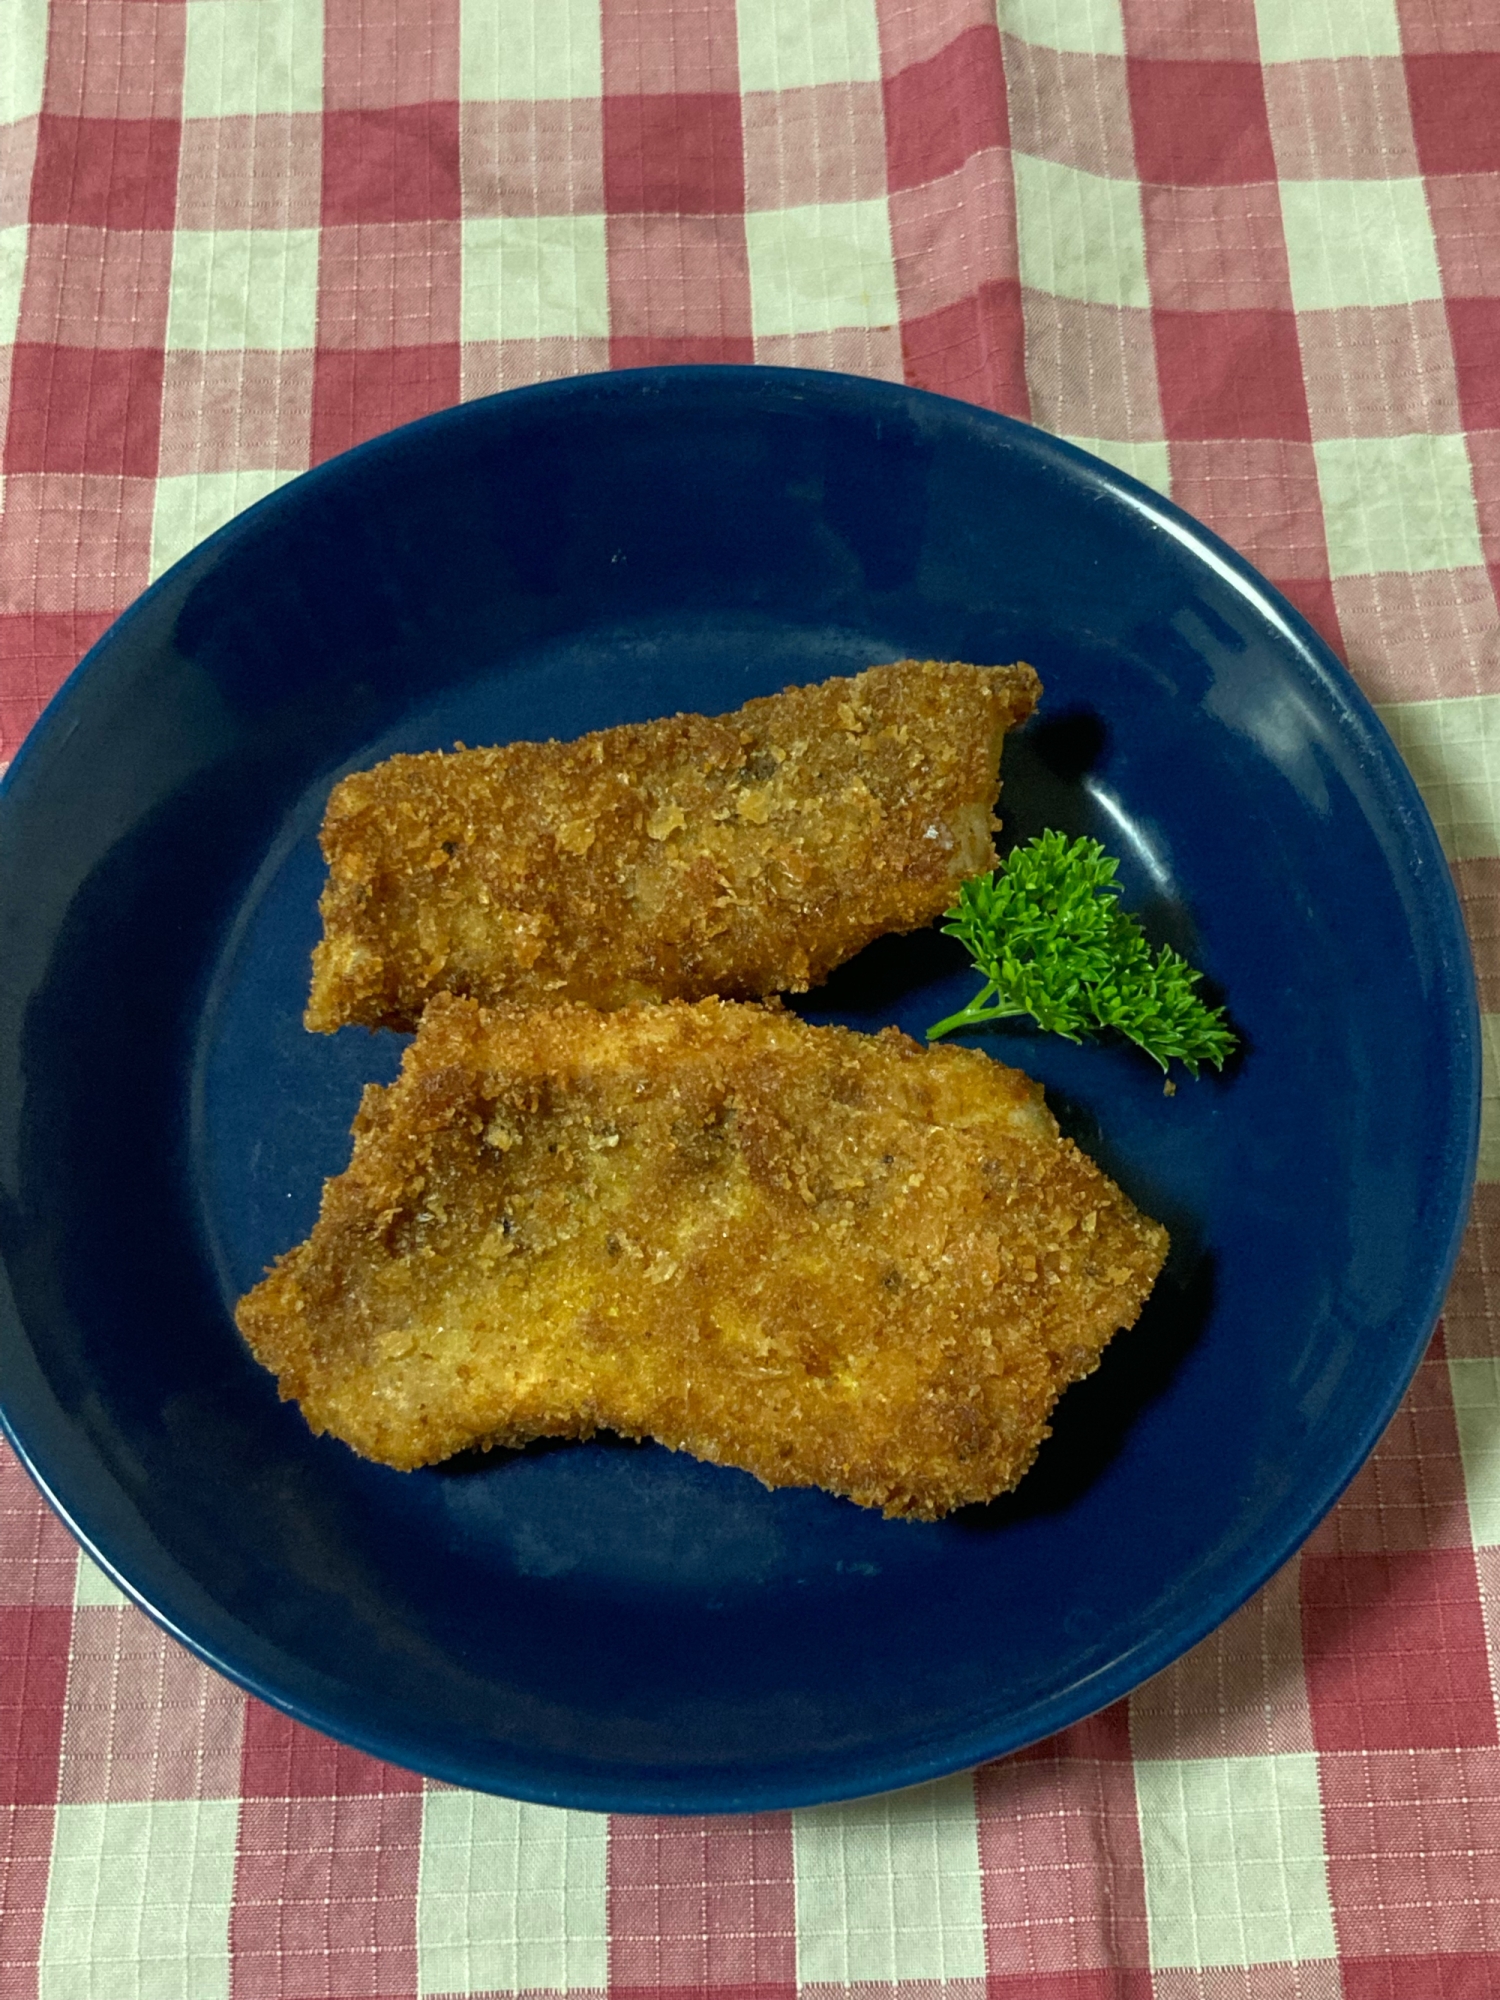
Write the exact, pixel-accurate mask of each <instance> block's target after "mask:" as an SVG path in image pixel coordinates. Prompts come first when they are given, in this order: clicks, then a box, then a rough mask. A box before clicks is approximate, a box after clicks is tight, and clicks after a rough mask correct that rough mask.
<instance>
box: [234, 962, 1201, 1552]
mask: <svg viewBox="0 0 1500 2000" xmlns="http://www.w3.org/2000/svg"><path fill="white" fill-rule="evenodd" d="M1166 1248H1167V1236H1166V1232H1165V1230H1163V1229H1162V1228H1161V1227H1160V1226H1159V1225H1158V1224H1157V1223H1154V1222H1152V1221H1149V1220H1148V1219H1147V1218H1146V1217H1144V1216H1143V1215H1141V1214H1140V1213H1139V1212H1138V1211H1137V1210H1136V1209H1135V1208H1134V1207H1133V1206H1132V1205H1131V1203H1130V1202H1129V1200H1128V1199H1127V1198H1126V1197H1125V1195H1124V1194H1123V1193H1122V1192H1121V1191H1120V1189H1119V1188H1117V1187H1116V1186H1115V1185H1114V1184H1113V1183H1112V1182H1111V1181H1110V1180H1108V1179H1107V1178H1106V1177H1105V1176H1104V1175H1103V1174H1102V1173H1101V1172H1100V1171H1099V1169H1098V1168H1097V1167H1096V1166H1094V1165H1093V1163H1092V1162H1091V1161H1089V1160H1088V1159H1087V1158H1086V1157H1085V1156H1084V1155H1083V1154H1082V1153H1080V1152H1079V1151H1078V1149H1077V1148H1076V1147H1075V1146H1074V1145H1073V1144H1072V1143H1071V1142H1070V1141H1069V1140H1067V1139H1064V1138H1063V1137H1061V1136H1060V1134H1059V1132H1058V1130H1057V1126H1056V1124H1055V1122H1054V1121H1053V1119H1052V1117H1051V1115H1050V1113H1049V1112H1048V1111H1047V1109H1046V1106H1045V1104H1044V1102H1043V1099H1042V1093H1041V1089H1040V1086H1038V1085H1037V1084H1034V1083H1033V1082H1031V1081H1030V1079H1028V1078H1027V1077H1024V1076H1022V1075H1021V1074H1020V1073H1019V1072H1018V1071H1016V1070H1012V1069H1007V1068H1005V1067H1003V1066H1002V1065H1001V1064H999V1063H996V1062H993V1061H992V1060H991V1059H990V1058H989V1057H987V1056H984V1055H981V1054H979V1053H977V1052H975V1051H973V1050H968V1049H962V1048H949V1047H940V1048H933V1049H922V1048H920V1047H918V1045H917V1044H916V1043H914V1042H912V1041H910V1040H908V1039H907V1038H906V1037H905V1036H904V1035H902V1034H900V1033H899V1032H898V1031H897V1030H895V1029H887V1030H885V1031H884V1032H883V1033H881V1034H879V1035H875V1036H866V1035H859V1034H855V1033H853V1032H852V1031H850V1030H848V1029H845V1028H837V1027H815V1026H811V1025H809V1024H808V1023H806V1022H803V1021H802V1020H800V1019H799V1018H798V1017H797V1016H796V1015H795V1014H792V1013H790V1012H787V1011H785V1010H783V1009H782V1008H781V1007H780V1006H779V1005H775V1004H772V1005H770V1006H756V1005H745V1004H738V1003H734V1002H726V1001H721V1000H717V999H708V1000H704V1001H701V1002H699V1003H697V1004H687V1003H684V1002H674V1003H670V1004H667V1005H639V1006H632V1007H627V1008H624V1009H622V1010H619V1011H616V1012H609V1013H606V1012H599V1011H596V1010H594V1009H591V1008H588V1007H585V1006H582V1005H579V1004H571V1003H569V1004H563V1005H561V1006H557V1007H553V1008H549V1009H538V1010H531V1011H528V1010H525V1009H522V1008H520V1007H516V1006H504V1007H500V1008H496V1009H487V1008H483V1007H481V1006H479V1005H478V1004H476V1003H475V1002H474V1001H472V1000H463V999H450V998H447V997H445V996H439V997H437V998H436V999H434V1000H433V1001H432V1003H431V1004H430V1006H429V1007H428V1009H427V1012H426V1014H425V1016H424V1018H423V1022H422V1027H421V1030H420V1032H419V1034H418V1035H417V1038H416V1040H415V1041H414V1042H413V1043H412V1045H411V1047H410V1048H409V1049H408V1050H407V1053H406V1058H405V1061H404V1064H403V1067H402V1071H401V1074H400V1076H399V1078H398V1079H397V1081H396V1082H395V1083H394V1084H392V1085H390V1086H389V1087H388V1088H381V1087H379V1086H373V1085H372V1086H371V1087H370V1088H369V1089H368V1090H366V1092H365V1095H364V1100H363V1103H362V1105H361V1108H360V1112H359V1115H358V1118H357V1120H356V1123H355V1127H354V1152H353V1158H352V1160H351V1163H350V1165H349V1167H348V1169H347V1171H346V1172H345V1173H343V1174H342V1175H340V1176H339V1177H338V1178H337V1179H334V1180H331V1181H329V1182H328V1183H327V1185H326V1187H325V1189H324V1194H323V1205H322V1213H321V1215H320V1217H319V1220H318V1222H317V1225H316V1227H315V1228H314V1230H313V1232H312V1235H311V1237H310V1238H309V1239H308V1241H307V1242H306V1243H304V1244H302V1245H301V1246H300V1247H299V1248H297V1249H295V1250H293V1251H291V1252H290V1253H289V1254H288V1255H287V1256H285V1257H284V1258H282V1259H281V1261H280V1262H279V1263H278V1264H277V1265H276V1266H275V1267H274V1269H273V1270H272V1271H271V1272H270V1273H269V1275H268V1276H267V1277H266V1278H265V1279H264V1280H263V1281H262V1283H261V1284H259V1285H258V1286H257V1287H256V1288H255V1290H254V1291H252V1292H251V1293H250V1294H249V1295H248V1296H247V1297H246V1298H244V1299H243V1300H242V1301H241V1302H240V1306H239V1309H238V1314H237V1317H238V1322H239V1326H240V1328H241V1331H242V1332H243V1333H244V1335H245V1337H246V1339H247V1340H248V1341H249V1343H250V1346H251V1348H252V1349H253V1351H254V1352H255V1354H256V1355H257V1357H258V1358H259V1359H260V1360H261V1361H262V1362H263V1363H264V1364H265V1366H266V1367H267V1368H269V1369H271V1370H272V1371H273V1372H274V1373H275V1375H276V1376H277V1377H278V1380H279V1385H280V1389H281V1394H282V1396H283V1397H286V1398H295V1399H296V1400H297V1401H298V1402H299V1403H300V1404H301V1407H302V1411H303V1414H304V1416H305V1417H306V1419H307V1421H308V1422H309V1424H310V1425H311V1426H312V1428H313V1429H314V1430H315V1431H320V1432H322V1431H329V1432H332V1433H333V1434H334V1435H335V1436H336V1437H339V1438H342V1439H343V1440H344V1441H345V1442H346V1443H347V1444H349V1445H351V1446H353V1448H354V1449H355V1450H356V1451H358V1452H360V1453H362V1454H363V1455H364V1456H366V1457H368V1458H372V1459H375V1460H378V1461H380V1462H381V1463H383V1464H386V1465H390V1466H395V1467H399V1468H402V1469H409V1468H412V1467H415V1466H420V1465H426V1464H430V1463H433V1462H435V1461H438V1460H441V1459H444V1458H447V1457H449V1456H450V1455H451V1454H453V1453H455V1452H458V1451H461V1450H463V1449H464V1448H465V1447H468V1446H474V1445H481V1446H484V1447H486V1448H488V1447H490V1446H497V1445H506V1446H516V1445H520V1444H523V1443H525V1442H526V1441H527V1440H529V1439H531V1438H536V1437H573V1438H584V1437H588V1436H589V1435H590V1434H592V1433H593V1432H594V1431H595V1430H599V1429H608V1430H612V1431H616V1432H619V1433H621V1434H623V1435H624V1436H627V1437H632V1438H645V1437H651V1438H656V1439H658V1440H659V1441H660V1442H661V1443H663V1444H665V1445H668V1446H670V1447H672V1448H673V1449H675V1450H681V1451H686V1452H689V1453H691V1454H692V1455H693V1456H695V1457H697V1458H701V1459H706V1460H710V1461H713V1462H716V1463H719V1464H724V1465H732V1466H740V1467H742V1468H744V1469H745V1470H746V1471H749V1472H751V1473H753V1474H755V1475H756V1476H757V1477H758V1478H759V1479H761V1480H762V1481H763V1482H764V1483H765V1484H766V1485H767V1486H773V1487H774V1486H809V1485H816V1486H820V1487H825V1488H827V1489H829V1490H831V1491H832V1492H835V1493H840V1494H844V1495H847V1496H848V1497H849V1498H850V1499H851V1500H854V1501H857V1502H858V1503H860V1504H861V1505H863V1506H869V1507H879V1508H881V1509H883V1510H884V1511H885V1512H886V1513H888V1514H892V1515H908V1516H914V1517H917V1518H922V1519H932V1518H936V1517H937V1516H939V1515H942V1514H945V1513H947V1512H948V1511H949V1510H950V1509H952V1508H955V1507H960V1506H963V1505H965V1504H967V1503H969V1502H973V1501H982V1500H987V1499H990V1498H992V1497H993V1496H994V1495H996V1494H999V1493H1003V1492H1005V1491H1007V1490H1008V1489H1009V1488H1010V1487H1012V1486H1014V1485H1015V1483H1016V1481H1017V1480H1018V1479H1020V1478H1021V1476H1022V1474H1023V1473H1024V1472H1025V1471H1026V1470H1027V1468H1028V1467H1029V1466H1030V1464H1031V1463H1032V1460H1033V1459H1034V1457H1035V1455H1036V1452H1037V1449H1038V1447H1039V1446H1040V1444H1041V1442H1042V1440H1043V1439H1044V1438H1045V1437H1046V1436H1047V1435H1048V1429H1047V1419H1048V1416H1049V1414H1050V1413H1051V1410H1052V1408H1053V1405H1054V1404H1055V1402H1056V1400H1057V1398H1058V1396H1059V1395H1060V1394H1061V1393H1062V1391H1063V1390H1064V1389H1065V1388H1066V1387H1067V1385H1068V1384H1069V1383H1070V1382H1074V1381H1077V1380H1078V1379H1080V1378H1081V1377H1082V1376H1085V1375H1087V1374H1089V1373H1090V1372H1091V1371H1092V1370H1093V1369H1094V1367H1095V1366H1096V1365H1097V1364H1098V1361H1099V1358H1100V1354H1101V1352H1102V1350H1103V1348H1104V1346H1105V1345H1106V1343H1107V1342H1108V1341H1109V1339H1110V1338H1111V1336H1112V1335H1113V1334H1114V1333H1115V1332H1116V1330H1117V1329H1120V1328H1123V1327H1127V1326H1130V1325H1131V1324H1133V1322H1134V1320H1135V1318H1136V1316H1137V1314H1138V1313H1139V1311H1140V1309H1141V1306H1142V1304H1143V1302H1144V1301H1145V1299H1146V1297H1147V1295H1148V1294H1149V1292H1150V1290H1151V1287H1152V1285H1153V1283H1154V1282H1155V1279H1156V1275H1157V1273H1158V1271H1159V1269H1160V1267H1161V1263H1162V1260H1163V1257H1164V1256H1165V1253H1166Z"/></svg>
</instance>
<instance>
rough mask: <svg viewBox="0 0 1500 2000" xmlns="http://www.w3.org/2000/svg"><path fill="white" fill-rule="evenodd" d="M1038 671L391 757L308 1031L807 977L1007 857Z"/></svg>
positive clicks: (345, 873) (331, 902)
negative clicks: (1002, 839)
mask: <svg viewBox="0 0 1500 2000" xmlns="http://www.w3.org/2000/svg"><path fill="white" fill-rule="evenodd" d="M1038 692H1039V683H1038V681H1037V677H1036V675H1035V674H1034V673H1033V672H1032V670H1031V668H1030V667H1027V666H1014V667H971V666H958V665H950V664H945V663H943V662H939V661H933V660H927V661H916V660H906V661H903V662H901V663H900V664H899V665H896V666H890V667H872V668H871V669H870V670H869V672H867V673H863V674H858V675H855V676H854V677H853V678H850V679H843V680H830V681H825V682H823V683H822V684H821V685H819V686H817V687H803V688H790V689H788V690H786V692H784V693H782V694H777V695H771V696H769V697H767V698H766V699H764V700H760V701H752V702H749V703H747V704H746V706H745V707H744V708H741V709H738V710H736V711H735V712H734V713H733V714H732V715H721V716H702V715H678V716H672V717H669V718H667V719H665V720H663V721H660V722H644V723H633V724H630V725H628V726H626V727H624V728H620V729H606V730H602V731H598V732H596V733H595V734H594V735H591V736H584V737H582V738H580V739H579V740H578V741H577V742H573V743H510V744H506V745H504V746H502V747H500V748H498V749H493V750H458V751H456V752H453V753H451V754H444V753H442V752H438V751H434V752H429V753H428V754H426V755H423V756H417V757H392V758H390V759H389V760H388V761H387V762H386V763H383V764H378V765H376V767H375V768H374V769H373V770H369V771H357V772H355V773H353V774H352V775H351V776H350V777H347V778H345V779H344V780H343V782H342V783H341V784H339V785H338V786H337V787H336V789H335V790H334V793H333V795H332V797H331V798H330V799H329V802H328V810H327V814H326V816H325V818H324V822H323V830H322V842H323V852H324V855H325V857H326V859H327V862H328V881H327V885H326V887H325V889H324V892H323V899H322V905H321V908H322V914H323V938H322V941H321V943H319V944H318V946H317V947H316V949H315V950H314V953H313V980H312V994H311V998H310V1000H309V1003H308V1007H307V1014H306V1020H307V1025H308V1027H309V1028H312V1029H314V1030H317V1031H320V1032H325V1033H326V1032H330V1031H331V1030H333V1029H335V1028H339V1027H342V1026H343V1025H344V1024H345V1023H346V1022H351V1021H357V1022H363V1023H364V1024H365V1025H366V1026H367V1027H379V1026H385V1027H393V1028H411V1027H415V1025H416V1023H417V1020H418V1017H419V1016H420V1014H421V1012H422V1009H423V1007H424V1006H425V1005H426V1004H427V1002H428V1001H429V1000H430V999H431V998H432V996H433V994H434V993H440V992H450V993H461V994H468V995H470V996H472V997H473V998H475V999H478V1000H483V1001H499V1000H517V1001H523V1002H525V1003H526V1004H527V1005H530V1006H545V1005H549V1004H551V1003H552V1002H555V1001H558V1000H565V999H566V1000H583V1001H587V1002H588V1003H589V1004H590V1005H591V1006H596V1007H619V1006H624V1005H627V1004H629V1003H630V1002H631V1001H634V1000H653V999H660V1000H672V999H698V998H700V997H702V996H703V995H705V994H709V993H721V994H725V995H728V996H730V997H733V998H754V997H756V996H758V995H762V994H768V993H779V992H786V991H794V992H801V991H803V990H804V989H805V988H806V987H808V986H810V985H812V984H814V983H815V982H816V981H818V980H821V979H825V978H826V977H827V976H828V974H829V973H830V972H831V971H832V970H833V968H834V967H835V966H836V965H839V964H841V963H842V962H843V961H844V960H845V959H846V958H850V957H852V956H853V955H854V953H855V952H857V951H859V950H860V949H861V948H862V947H863V946H864V945H866V944H868V943H869V942H870V940H871V939H872V938H876V937H879V936H880V935H881V934H882V933H884V932H886V931H907V930H916V929H919V928H920V927H921V926H922V925H923V924H927V923H930V922H931V921H932V919H933V918H934V917H935V916H937V915H938V914H939V913H940V912H941V911H942V910H944V909H946V908H947V907H948V905H949V904H950V903H951V902H952V901H953V899H954V896H955V895H956V893H957V890H958V885H959V883H960V882H961V881H962V880H963V878H964V877H965V876H966V875H973V874H977V873H980V872H982V871H983V870H984V869H987V868H991V867H993V866H994V861H995V854H994V848H993V845H992V843H991V840H990V833H991V829H992V827H993V825H994V824H995V822H994V821H993V820H992V818H991V808H992V807H993V806H994V803H995V794H996V792H997V790H998V788H999V777H998V770H999V762H1000V746H1001V740H1002V738H1003V737H1004V734H1005V732H1006V730H1007V729H1009V728H1012V727H1013V726H1014V725H1015V724H1017V723H1019V722H1023V721H1024V720H1025V719H1026V717H1027V716H1028V715H1029V714H1030V713H1031V710H1032V708H1033V706H1034V704H1035V702H1036V698H1037V694H1038Z"/></svg>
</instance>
